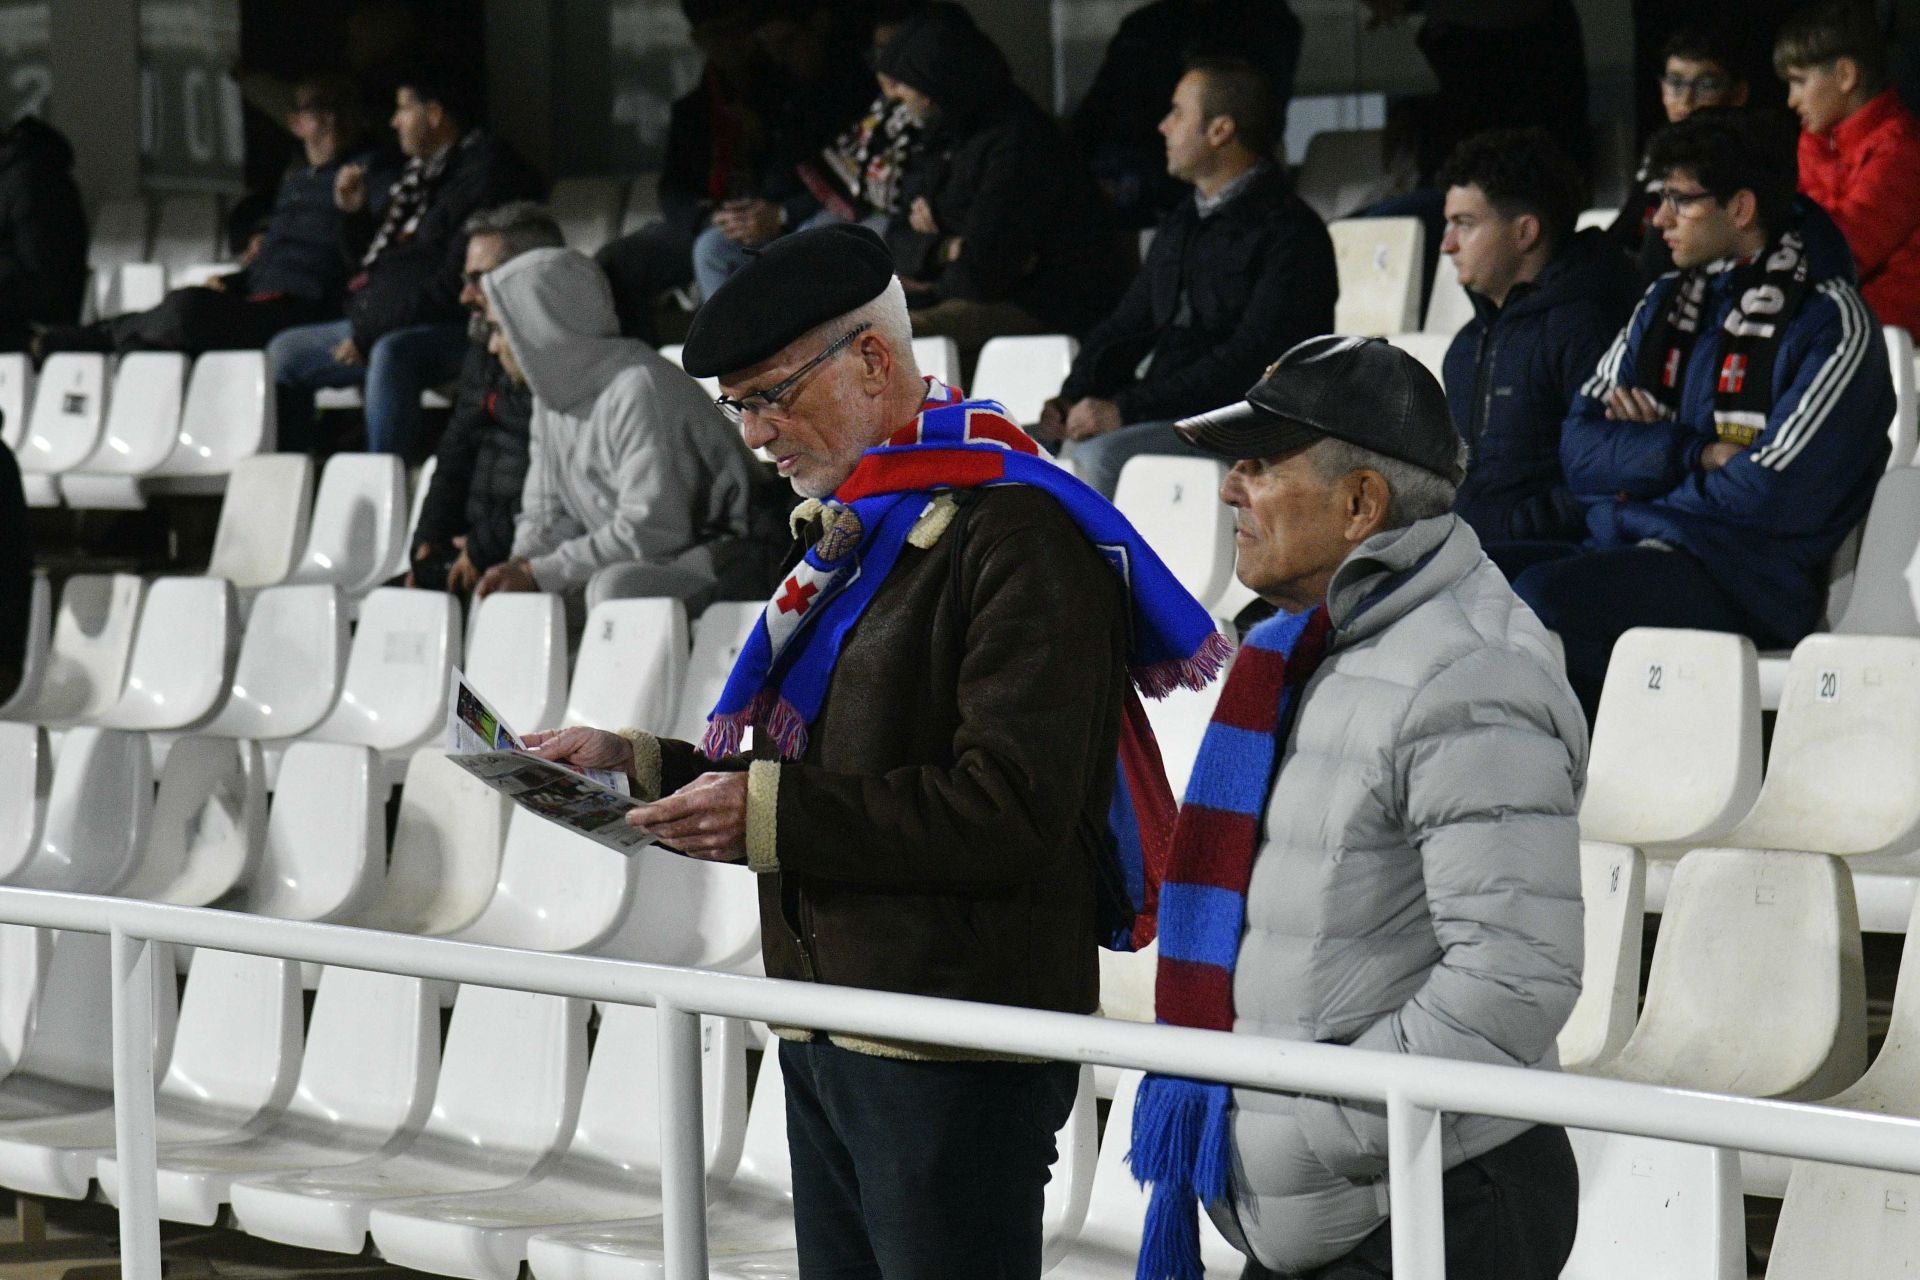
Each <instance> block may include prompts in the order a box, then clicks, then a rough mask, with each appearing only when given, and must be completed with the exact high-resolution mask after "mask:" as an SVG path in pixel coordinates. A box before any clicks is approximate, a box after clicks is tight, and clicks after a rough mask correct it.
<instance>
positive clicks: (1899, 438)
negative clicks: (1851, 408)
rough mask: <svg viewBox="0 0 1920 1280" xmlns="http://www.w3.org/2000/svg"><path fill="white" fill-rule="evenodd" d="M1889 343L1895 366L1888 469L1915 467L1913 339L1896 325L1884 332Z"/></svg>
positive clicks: (1919, 419)
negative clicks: (1890, 450) (1891, 446)
mask: <svg viewBox="0 0 1920 1280" xmlns="http://www.w3.org/2000/svg"><path fill="white" fill-rule="evenodd" d="M1881 332H1882V333H1883V334H1885V335H1886V339H1887V358H1888V360H1890V361H1891V362H1892V364H1893V425H1892V426H1891V427H1889V428H1888V429H1887V438H1888V439H1889V440H1890V441H1891V442H1892V444H1893V451H1892V452H1891V453H1890V454H1888V456H1887V469H1888V470H1889V471H1891V470H1893V469H1894V468H1895V467H1906V466H1911V465H1912V464H1913V453H1914V445H1915V442H1916V436H1917V435H1920V397H1916V395H1915V393H1914V368H1913V336H1912V335H1911V334H1909V333H1908V332H1907V331H1906V330H1905V329H1902V328H1901V327H1900V326H1899V325H1897V324H1890V325H1887V326H1886V327H1885V328H1884V329H1882V330H1881Z"/></svg>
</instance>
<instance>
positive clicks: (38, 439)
mask: <svg viewBox="0 0 1920 1280" xmlns="http://www.w3.org/2000/svg"><path fill="white" fill-rule="evenodd" d="M188 369H189V361H188V358H187V357H186V356H183V355H179V354H177V353H171V352H139V353H135V354H132V355H127V356H123V357H121V358H119V359H118V360H117V361H116V360H113V359H111V358H109V357H107V356H103V355H93V354H82V353H75V352H63V353H61V354H58V355H54V356H50V357H49V358H48V359H47V362H46V364H45V366H44V367H43V368H42V369H41V372H40V375H39V377H38V378H37V379H36V378H35V376H34V374H33V369H32V365H31V364H30V363H29V362H28V360H27V358H26V357H25V356H21V355H13V356H7V355H0V440H3V441H4V443H5V444H6V445H7V446H8V447H9V448H11V449H12V450H13V451H14V453H15V455H16V456H17V458H18V460H19V463H20V473H21V483H22V486H23V487H24V489H25V490H26V495H27V501H28V503H29V504H31V505H33V506H37V507H50V506H56V505H58V504H60V503H61V502H63V501H64V502H66V503H67V504H68V505H70V506H75V507H141V506H144V505H146V500H147V498H148V496H150V495H151V494H153V493H156V492H172V493H204V492H216V493H217V492H219V491H220V488H221V486H223V485H224V483H225V479H226V476H227V473H228V472H230V471H231V470H232V469H233V467H234V466H235V465H236V464H237V463H238V462H239V461H240V460H241V459H243V458H248V457H251V456H253V455H254V454H257V453H260V452H261V451H263V450H268V449H271V448H272V447H273V440H274V398H273V395H272V388H271V386H270V384H269V381H268V377H267V365H266V357H265V356H264V355H262V354H261V353H260V352H258V351H212V352H208V353H207V354H206V355H203V356H201V357H200V358H199V359H198V360H194V361H192V362H191V369H192V373H191V376H189V373H188Z"/></svg>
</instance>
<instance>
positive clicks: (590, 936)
mask: <svg viewBox="0 0 1920 1280" xmlns="http://www.w3.org/2000/svg"><path fill="white" fill-rule="evenodd" d="M456 767H457V766H456ZM661 856H662V857H665V856H667V855H664V854H663V855H661ZM633 882H634V873H633V868H632V865H631V863H630V862H629V860H628V856H627V855H626V854H622V853H617V852H615V851H614V850H612V849H609V848H607V847H606V846H604V845H601V844H596V843H595V842H594V841H592V840H589V839H587V838H586V837H585V836H582V835H577V834H575V833H574V832H571V831H569V830H567V829H566V828H565V827H562V826H560V825H559V824H557V823H552V822H548V821H547V820H546V819H545V818H542V817H540V816H539V815H537V814H533V813H528V812H527V811H526V810H524V809H520V808H515V809H514V811H513V813H512V815H511V816H510V817H509V818H508V819H507V838H506V843H505V844H504V846H503V847H502V848H501V851H500V878H499V881H498V883H497V884H496V885H495V887H494V891H493V896H492V897H490V898H488V899H487V905H486V909H485V910H483V911H482V912H481V913H480V917H479V919H477V920H475V921H474V922H473V923H472V924H470V925H467V926H466V927H464V928H462V929H461V930H459V932H458V933H457V935H456V936H457V937H459V938H461V939H462V940H463V941H467V942H485V943H490V944H492V945H494V946H501V947H525V948H527V949H528V950H531V951H586V950H589V949H591V948H594V947H597V946H599V945H600V944H602V943H603V942H605V941H606V939H607V938H608V937H610V936H611V935H612V934H613V932H614V930H615V929H616V928H617V927H618V926H619V924H620V922H621V919H622V918H623V917H624V916H625V915H626V912H627V908H628V905H629V904H630V903H631V902H632V901H633Z"/></svg>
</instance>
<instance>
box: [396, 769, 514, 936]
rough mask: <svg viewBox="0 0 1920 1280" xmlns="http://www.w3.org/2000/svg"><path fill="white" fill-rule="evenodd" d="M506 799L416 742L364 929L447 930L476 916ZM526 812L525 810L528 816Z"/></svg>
mask: <svg viewBox="0 0 1920 1280" xmlns="http://www.w3.org/2000/svg"><path fill="white" fill-rule="evenodd" d="M512 809H513V803H512V802H511V801H510V800H508V799H507V797H505V796H504V795H501V794H500V793H499V792H498V791H495V790H494V789H493V788H492V787H489V786H487V785H486V784H485V783H483V782H481V781H480V780H479V779H478V778H476V777H474V776H473V775H472V774H470V773H468V772H467V771H466V770H465V769H462V768H461V767H460V766H459V765H457V764H453V763H451V762H449V761H448V760H447V757H446V753H445V752H443V751H441V750H440V749H439V748H438V747H423V748H421V749H420V750H419V751H416V752H414V754H413V759H412V760H411V761H409V762H408V764H407V779H406V785H405V786H403V787H402V788H401V789H400V815H399V818H398V820H397V821H396V823H395V826H394V831H393V856H392V858H391V859H390V861H389V862H388V864H387V879H386V884H385V886H384V887H383V889H382V890H381V894H380V900H379V901H378V902H377V903H375V904H374V906H373V907H372V908H371V909H370V911H369V913H368V915H367V918H366V920H365V924H366V925H367V927H369V928H374V929H387V930H391V931H393V932H395V933H425V934H442V933H452V932H454V931H455V930H457V929H461V928H464V927H465V926H467V925H469V924H471V923H472V922H473V921H475V920H477V919H478V918H479V917H480V913H481V912H483V911H485V910H486V907H487V903H488V902H489V901H490V900H491V899H492V897H493V894H494V887H495V885H496V884H497V883H498V882H499V879H500V853H501V847H502V845H503V844H504V843H505V840H506V832H507V818H508V814H509V813H511V812H512ZM529 816H530V817H531V815H529Z"/></svg>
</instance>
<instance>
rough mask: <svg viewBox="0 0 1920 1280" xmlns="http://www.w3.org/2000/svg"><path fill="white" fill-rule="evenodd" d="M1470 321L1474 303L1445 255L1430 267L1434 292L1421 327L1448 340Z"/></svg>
mask: <svg viewBox="0 0 1920 1280" xmlns="http://www.w3.org/2000/svg"><path fill="white" fill-rule="evenodd" d="M1471 319H1473V299H1472V298H1471V297H1470V296H1469V295H1468V294H1467V289H1466V286H1465V285H1463V284H1461V283H1460V271H1459V268H1458V267H1457V266H1456V265H1455V263H1454V261H1453V259H1452V258H1451V257H1450V256H1448V255H1447V254H1444V253H1443V254H1441V255H1439V258H1438V259H1437V260H1436V261H1435V262H1434V264H1433V288H1432V289H1431V290H1429V291H1428V295H1427V316H1426V320H1425V322H1424V323H1423V324H1422V325H1421V326H1420V327H1421V328H1422V329H1423V330H1425V331H1426V332H1428V333H1441V334H1445V335H1446V336H1447V337H1449V338H1451V337H1452V336H1453V335H1454V334H1456V333H1458V332H1460V330H1461V329H1462V328H1463V327H1464V326H1465V325H1466V323H1467V321H1469V320H1471Z"/></svg>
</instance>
